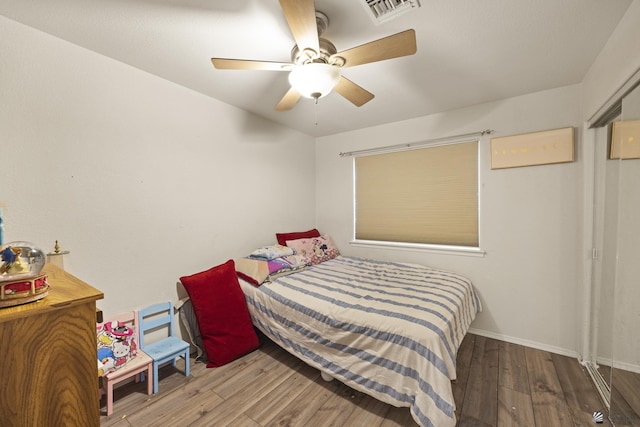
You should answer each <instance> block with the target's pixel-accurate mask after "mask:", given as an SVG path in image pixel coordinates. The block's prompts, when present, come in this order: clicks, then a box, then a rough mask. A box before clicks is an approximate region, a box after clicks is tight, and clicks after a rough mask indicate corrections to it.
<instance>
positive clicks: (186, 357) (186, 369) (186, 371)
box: [184, 349, 190, 377]
mask: <svg viewBox="0 0 640 427" xmlns="http://www.w3.org/2000/svg"><path fill="white" fill-rule="evenodd" d="M189 368H190V366H189V349H187V350H185V352H184V376H185V377H188V376H189Z"/></svg>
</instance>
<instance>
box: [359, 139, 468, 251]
mask: <svg viewBox="0 0 640 427" xmlns="http://www.w3.org/2000/svg"><path fill="white" fill-rule="evenodd" d="M423 147H424V146H423ZM355 230H356V231H355V237H356V240H368V241H370V240H373V241H383V242H402V243H418V244H431V245H446V246H469V247H478V246H479V237H478V141H467V142H461V143H451V144H447V145H437V146H433V145H432V146H428V147H426V148H419V149H409V150H404V151H396V152H388V153H383V154H375V155H367V156H360V157H356V158H355Z"/></svg>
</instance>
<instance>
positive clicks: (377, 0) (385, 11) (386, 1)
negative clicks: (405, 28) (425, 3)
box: [362, 0, 420, 24]
mask: <svg viewBox="0 0 640 427" xmlns="http://www.w3.org/2000/svg"><path fill="white" fill-rule="evenodd" d="M362 4H363V5H364V7H365V8H366V9H367V10H368V11H369V14H370V15H369V16H371V19H373V22H375V23H376V24H380V23H382V22H385V21H388V20H390V19H393V18H395V17H397V16H399V15H402V14H403V13H405V12H408V11H410V10H411V9H413V8H418V7H420V2H419V1H418V0H362Z"/></svg>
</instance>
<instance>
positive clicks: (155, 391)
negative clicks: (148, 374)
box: [153, 362, 158, 394]
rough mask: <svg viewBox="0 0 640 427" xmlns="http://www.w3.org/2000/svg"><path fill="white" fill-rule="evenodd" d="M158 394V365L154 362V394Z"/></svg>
mask: <svg viewBox="0 0 640 427" xmlns="http://www.w3.org/2000/svg"><path fill="white" fill-rule="evenodd" d="M157 392H158V364H157V363H156V362H153V394H156V393H157Z"/></svg>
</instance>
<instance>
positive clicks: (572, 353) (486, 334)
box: [469, 328, 580, 359]
mask: <svg viewBox="0 0 640 427" xmlns="http://www.w3.org/2000/svg"><path fill="white" fill-rule="evenodd" d="M469 332H470V333H472V334H476V335H480V336H482V337H487V338H493V339H496V340H500V341H505V342H508V343H511V344H519V345H523V346H525V347H531V348H535V349H538V350H542V351H548V352H549V353H556V354H560V355H562V356H568V357H573V358H575V359H580V355H579V354H578V352H577V351H575V350H567V349H566V348H560V347H555V346H552V345H548V344H543V343H539V342H536V341H529V340H525V339H522V338H516V337H511V336H509V335H504V334H499V333H496V332H490V331H484V330H482V329H475V328H469Z"/></svg>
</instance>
